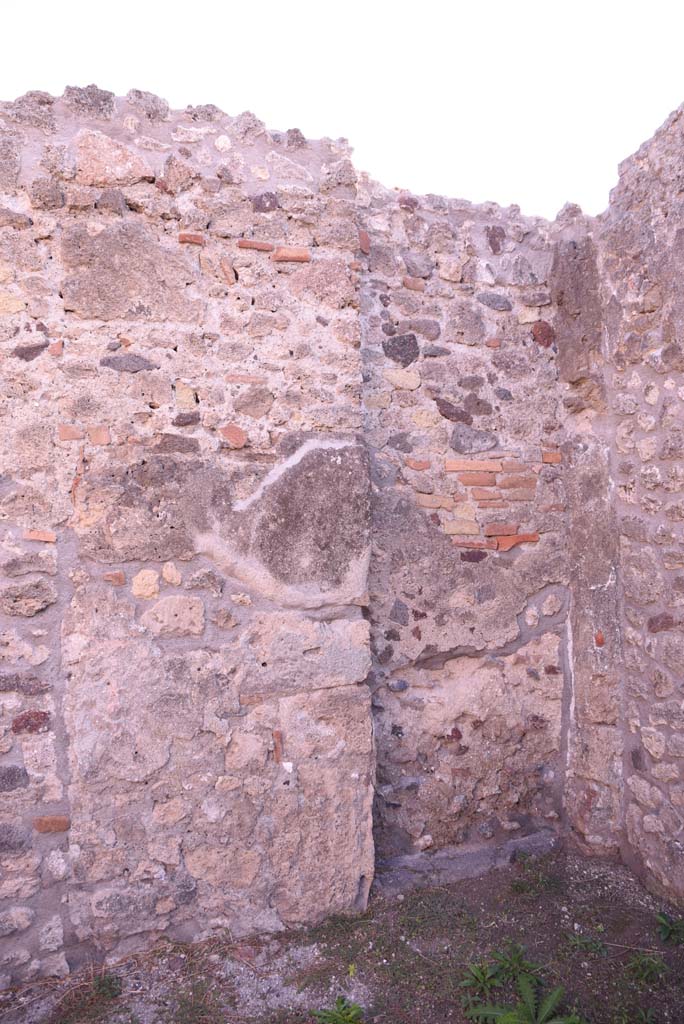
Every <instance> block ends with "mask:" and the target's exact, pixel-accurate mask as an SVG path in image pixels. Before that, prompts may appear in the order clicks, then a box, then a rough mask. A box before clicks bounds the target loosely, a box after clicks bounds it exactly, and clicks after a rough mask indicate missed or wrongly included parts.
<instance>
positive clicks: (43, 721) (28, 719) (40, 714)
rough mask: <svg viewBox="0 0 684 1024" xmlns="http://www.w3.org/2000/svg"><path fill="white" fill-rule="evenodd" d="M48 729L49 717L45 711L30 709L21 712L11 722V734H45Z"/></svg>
mask: <svg viewBox="0 0 684 1024" xmlns="http://www.w3.org/2000/svg"><path fill="white" fill-rule="evenodd" d="M49 727H50V715H49V714H48V712H47V711H38V710H37V709H36V708H31V709H30V710H29V711H22V713H21V714H20V715H17V717H16V718H15V719H13V721H12V732H14V733H17V732H47V731H48V729H49Z"/></svg>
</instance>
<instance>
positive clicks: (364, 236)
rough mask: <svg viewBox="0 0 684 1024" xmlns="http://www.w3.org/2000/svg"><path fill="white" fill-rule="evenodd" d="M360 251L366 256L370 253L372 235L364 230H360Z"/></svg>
mask: <svg viewBox="0 0 684 1024" xmlns="http://www.w3.org/2000/svg"><path fill="white" fill-rule="evenodd" d="M359 249H360V250H361V252H362V253H363V254H364V255H365V256H368V254H369V253H370V235H369V234H368V232H367V231H364V230H363V228H361V229H360V230H359Z"/></svg>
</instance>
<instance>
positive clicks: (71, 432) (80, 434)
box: [57, 423, 85, 441]
mask: <svg viewBox="0 0 684 1024" xmlns="http://www.w3.org/2000/svg"><path fill="white" fill-rule="evenodd" d="M57 437H58V438H59V440H60V441H82V440H83V438H84V437H85V433H84V431H83V430H81V428H80V427H76V426H74V424H73V423H60V424H59V425H58V427H57Z"/></svg>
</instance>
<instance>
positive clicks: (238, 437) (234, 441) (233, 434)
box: [219, 423, 247, 448]
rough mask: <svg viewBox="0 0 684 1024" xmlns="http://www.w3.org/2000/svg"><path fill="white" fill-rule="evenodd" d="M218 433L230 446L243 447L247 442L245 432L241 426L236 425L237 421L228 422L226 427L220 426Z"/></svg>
mask: <svg viewBox="0 0 684 1024" xmlns="http://www.w3.org/2000/svg"><path fill="white" fill-rule="evenodd" d="M219 434H220V435H221V437H222V438H223V439H224V441H227V442H228V444H229V445H230V447H231V448H244V447H245V445H246V444H247V434H246V433H245V432H244V430H243V429H242V427H238V425H237V423H229V424H228V426H226V427H220V428H219Z"/></svg>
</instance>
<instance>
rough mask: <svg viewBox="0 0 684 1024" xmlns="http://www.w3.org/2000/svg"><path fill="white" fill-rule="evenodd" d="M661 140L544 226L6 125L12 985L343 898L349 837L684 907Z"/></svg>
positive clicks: (125, 131)
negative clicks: (611, 862) (483, 853)
mask: <svg viewBox="0 0 684 1024" xmlns="http://www.w3.org/2000/svg"><path fill="white" fill-rule="evenodd" d="M677 153H681V142H680V128H679V119H678V118H675V119H674V120H673V121H672V122H671V123H670V124H669V125H668V126H666V128H665V130H664V132H662V133H661V134H660V135H659V136H657V137H656V140H655V142H654V143H653V144H652V146H651V148H649V149H646V150H644V151H643V152H641V153H640V154H638V155H637V157H636V158H634V159H633V160H632V161H631V162H628V163H627V165H626V166H625V169H624V172H623V177H622V180H621V184H620V186H619V188H618V190H617V191H616V193H615V195H614V199H613V204H612V206H611V208H610V210H609V212H608V213H607V214H606V215H605V216H604V217H603V218H600V219H598V220H592V219H590V218H585V217H583V216H582V215H581V212H580V211H579V210H577V208H574V207H568V208H566V209H565V210H564V211H562V213H561V214H560V215H559V217H558V219H557V220H556V221H555V222H554V223H553V224H550V223H548V222H546V221H543V220H540V219H530V218H525V217H523V216H521V214H520V212H519V211H518V209H517V208H515V207H512V208H509V209H506V210H504V209H501V208H499V207H496V206H494V205H493V204H490V205H485V206H473V205H471V204H468V203H465V202H461V201H455V200H445V199H442V198H439V197H435V196H425V197H415V196H412V195H409V194H405V193H400V192H397V191H390V190H387V189H384V188H382V187H381V186H379V185H377V184H376V183H374V182H372V181H370V180H369V179H368V178H367V177H366V176H365V175H359V174H358V173H357V172H356V170H355V169H354V167H353V165H352V163H351V161H350V158H349V152H348V148H347V146H346V144H345V143H344V141H338V142H331V141H330V140H322V141H319V142H307V141H306V140H305V139H304V138H303V137H302V135H301V134H300V133H299V132H298V131H296V130H291V131H288V132H285V133H278V132H269V131H267V130H266V128H265V127H264V126H263V125H262V124H261V122H259V121H258V120H257V119H256V118H254V117H253V116H252V115H250V114H244V115H241V116H240V117H237V118H233V117H228V116H227V115H225V114H223V113H222V112H221V111H219V110H217V109H216V108H215V107H211V106H207V107H201V108H188V109H187V110H186V111H184V112H173V111H170V110H169V108H168V106H167V105H166V104H165V103H164V102H163V101H162V100H160V99H158V98H157V97H154V96H150V95H148V94H146V93H140V92H137V91H133V92H132V93H130V94H129V95H128V96H127V97H126V98H125V99H115V98H114V97H113V96H112V95H111V94H109V93H106V92H103V91H101V90H99V89H97V88H95V87H94V86H91V87H88V88H86V89H68V90H67V91H66V92H65V94H64V96H63V97H62V98H61V99H59V100H55V99H53V98H52V97H49V96H47V95H45V94H42V93H32V94H29V95H27V96H25V97H22V98H21V99H19V100H17V101H15V102H14V103H6V104H3V105H0V373H1V374H2V380H3V389H2V393H1V395H0V417H1V419H2V436H3V446H2V454H1V456H0V458H1V460H2V462H1V464H0V574H1V576H0V716H1V717H0V798H1V800H2V804H1V806H0V872H1V873H0V975H1V976H2V978H3V981H4V982H7V981H8V980H10V979H16V980H23V979H27V978H31V977H35V976H37V975H40V974H63V973H66V972H67V971H68V970H69V969H70V968H71V967H74V966H77V965H78V964H79V963H81V962H83V961H84V960H87V959H90V958H92V957H96V958H97V957H102V956H109V957H111V958H116V957H117V956H120V955H123V954H125V953H126V952H128V951H129V950H131V949H137V948H142V947H145V946H149V945H150V944H151V943H152V942H153V941H154V940H155V939H156V938H158V937H159V936H161V935H169V936H173V937H178V938H181V939H190V938H196V937H201V936H204V935H208V934H210V933H211V932H212V931H215V930H228V931H229V932H230V933H231V934H233V935H235V936H239V935H242V934H247V933H249V932H255V931H267V930H277V929H280V928H283V927H288V926H295V925H300V924H304V923H308V922H311V921H315V920H318V919H320V918H321V917H323V916H325V915H326V914H329V913H333V912H340V911H353V910H355V909H360V908H363V906H365V902H366V899H367V896H368V891H369V888H370V884H371V881H372V878H373V872H374V865H375V863H376V857H375V852H374V841H375V848H376V850H377V863H379V864H380V866H381V867H385V868H386V867H387V866H391V865H393V864H397V863H398V862H400V861H403V862H404V863H406V862H407V860H409V861H410V860H411V858H413V859H414V860H415V859H416V858H417V859H420V860H421V863H427V864H428V865H429V858H430V856H431V855H432V854H433V853H434V852H435V851H441V856H442V858H444V857H447V856H452V855H453V856H454V857H458V856H459V855H460V854H462V853H464V852H468V851H471V852H472V851H473V850H475V851H477V850H487V849H488V850H497V849H502V848H504V846H505V844H508V845H506V848H508V846H509V845H510V843H511V842H515V841H517V840H518V839H519V840H520V842H522V843H524V842H525V841H526V840H527V839H530V838H534V837H535V836H549V837H556V836H571V837H573V838H574V840H575V841H577V842H579V843H580V844H581V845H582V846H583V848H585V849H586V850H588V851H591V852H596V853H602V854H617V853H620V854H621V855H622V856H623V857H624V858H626V859H628V860H630V862H631V863H633V864H634V865H635V866H636V867H637V868H638V869H639V870H640V871H641V872H642V873H643V874H644V875H645V877H646V878H647V879H648V880H649V881H650V882H651V884H653V885H655V886H657V887H659V888H660V889H661V890H665V891H667V892H668V894H669V895H671V896H674V897H683V898H684V883H682V881H681V880H682V878H683V877H684V872H682V847H681V833H682V818H681V812H682V792H681V790H682V782H683V777H682V764H683V763H684V748H682V735H683V734H684V728H682V722H681V715H682V699H683V694H682V674H681V670H680V669H679V663H678V661H677V658H678V656H679V653H680V649H681V624H680V621H679V620H680V616H679V615H678V611H677V609H678V608H679V605H680V604H681V603H682V601H680V589H678V587H679V584H678V581H679V582H681V581H680V580H679V575H678V573H679V571H680V566H679V561H678V559H679V558H680V556H679V555H678V554H677V551H678V550H679V548H680V547H681V531H680V529H679V526H680V519H682V518H683V517H682V516H680V515H679V513H678V511H677V509H678V508H679V501H678V493H679V491H680V490H681V487H682V482H681V479H680V475H681V474H680V472H679V469H678V466H677V460H678V459H679V458H680V457H681V455H682V452H681V450H680V449H681V445H679V440H678V439H679V434H680V433H682V434H683V435H684V426H681V422H682V421H681V414H680V413H679V405H678V403H679V404H680V405H681V402H682V396H680V395H679V390H680V389H681V390H682V393H683V395H684V381H680V380H679V376H681V370H682V367H680V365H679V363H680V362H681V352H680V349H679V343H678V340H677V336H676V331H677V325H678V323H679V319H678V318H680V314H679V304H680V303H681V299H680V298H679V294H678V262H677V261H678V259H679V255H678V247H679V235H678V231H681V230H682V229H681V228H680V227H678V225H677V221H678V215H679V210H680V206H679V205H678V204H679V203H680V200H679V199H677V198H676V197H677V195H678V184H677V179H676V171H677V163H676V159H675V157H676V154H677ZM683 365H684V364H683ZM680 428H681V429H680ZM654 566H655V568H654ZM682 592H683V593H684V591H682ZM682 600H684V599H682ZM678 645H679V646H678ZM373 806H374V809H375V840H374V839H373V832H372V824H373V821H372V819H373Z"/></svg>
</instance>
